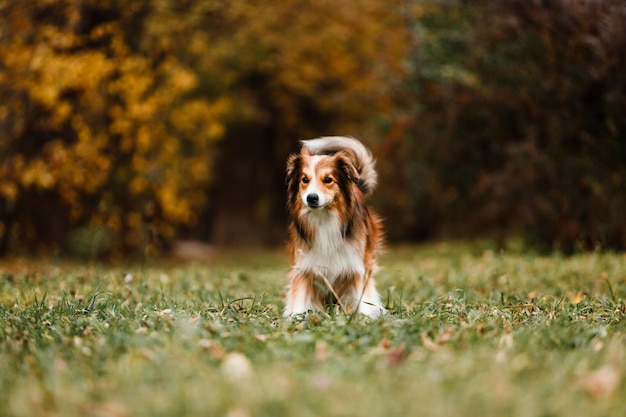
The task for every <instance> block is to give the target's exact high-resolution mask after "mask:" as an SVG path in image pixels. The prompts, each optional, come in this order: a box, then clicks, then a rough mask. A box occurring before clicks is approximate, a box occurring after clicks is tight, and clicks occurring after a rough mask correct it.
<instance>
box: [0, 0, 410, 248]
mask: <svg viewBox="0 0 626 417" xmlns="http://www.w3.org/2000/svg"><path fill="white" fill-rule="evenodd" d="M27 3H28V5H27V6H26V5H24V4H23V3H22V2H20V1H19V0H9V1H8V2H4V3H2V4H0V16H2V17H0V26H1V27H2V29H1V32H0V40H1V42H0V62H2V63H3V65H2V66H0V92H1V93H2V94H3V98H4V99H5V100H4V102H3V103H0V126H3V131H2V132H3V134H4V135H6V136H7V139H6V140H7V145H4V144H1V143H0V152H2V154H0V174H2V175H1V176H0V197H3V198H7V199H10V200H13V201H14V200H17V199H19V198H22V197H21V196H24V195H27V194H28V193H29V192H32V191H37V190H39V191H41V190H45V191H46V192H49V193H51V194H53V195H55V196H56V197H58V199H59V200H60V201H61V203H62V204H63V205H64V206H65V207H66V208H67V213H68V214H69V218H70V221H71V223H72V224H73V225H77V226H81V227H82V226H84V225H88V226H91V227H108V228H109V229H112V230H114V231H116V232H119V233H123V234H124V235H123V236H120V241H123V242H125V243H124V244H125V245H126V246H127V247H137V245H140V244H141V242H142V241H143V240H144V237H145V236H144V235H145V228H147V227H148V226H149V227H151V228H153V229H155V231H156V233H158V234H160V235H161V236H162V237H165V238H169V237H172V236H173V235H174V233H175V231H176V228H177V227H178V226H180V225H187V226H193V224H194V223H195V222H196V221H197V220H198V219H197V217H198V215H197V213H198V211H199V209H201V208H202V207H203V206H204V205H205V204H206V203H207V196H206V194H205V192H206V190H207V187H208V186H209V184H210V181H211V175H212V164H213V161H214V158H215V156H214V144H215V142H216V141H217V140H219V139H221V138H222V137H224V136H225V135H226V133H227V131H226V130H227V124H226V120H228V121H229V122H230V123H233V124H235V125H245V124H246V123H251V122H255V123H257V122H259V121H264V120H273V119H276V118H277V115H276V114H272V113H271V112H277V114H279V115H280V123H281V127H282V128H283V129H284V131H290V132H298V133H301V132H303V128H302V127H301V126H303V125H304V126H306V125H307V120H306V117H308V115H307V114H304V113H303V112H302V111H300V109H299V108H300V106H299V100H307V101H308V102H310V103H312V104H311V105H312V107H314V108H315V109H316V111H318V112H320V113H328V114H331V113H336V114H343V115H348V117H345V118H344V124H343V125H342V126H343V127H346V126H349V124H350V121H351V120H357V119H358V118H359V117H360V116H361V115H364V114H369V112H371V108H373V107H380V108H384V107H385V106H387V105H388V104H389V103H388V98H387V97H388V94H386V92H385V91H384V89H383V90H381V89H380V85H381V80H382V78H383V77H387V76H389V75H388V74H390V73H391V72H401V68H400V67H399V64H398V62H399V57H401V55H402V53H403V50H404V49H403V48H404V44H405V41H404V38H403V37H404V35H403V34H402V33H401V31H396V30H395V27H394V26H395V25H397V23H398V20H397V18H398V17H397V16H395V15H394V13H391V12H390V10H392V9H393V8H392V7H390V6H389V5H386V4H383V3H384V2H378V1H374V0H365V1H347V2H334V1H315V2H305V6H306V7H303V3H302V2H299V1H295V0H288V1H285V2H275V1H270V0H262V1H259V2H250V1H247V0H232V1H229V2H222V1H191V2H189V4H188V5H187V6H186V7H185V8H181V7H180V6H179V5H178V3H177V2H176V1H173V0H159V1H153V2H145V3H144V2H138V3H135V2H131V3H128V2H124V1H121V0H108V1H100V0H84V1H82V2H75V1H72V0H56V1H54V2H47V1H34V2H32V4H31V2H27ZM52 4H54V7H53V8H51V7H50V5H52ZM48 14H52V15H53V16H48ZM138 22H140V23H138ZM259 74H260V79H261V80H263V81H262V82H259V83H260V85H258V86H257V85H254V83H249V82H248V81H247V80H248V77H251V78H252V79H253V78H254V76H256V75H259ZM255 88H259V89H258V90H257V91H255V90H254V89H255ZM259 91H262V93H259ZM255 94H256V96H255ZM268 103H271V106H268V105H267V104H268ZM355 115H357V116H355ZM3 140H4V139H3ZM146 222H147V223H150V224H149V225H147V224H146Z"/></svg>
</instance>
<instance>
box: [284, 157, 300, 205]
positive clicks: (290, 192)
mask: <svg viewBox="0 0 626 417" xmlns="http://www.w3.org/2000/svg"><path fill="white" fill-rule="evenodd" d="M301 171H302V154H291V155H289V159H287V176H286V177H285V184H286V185H287V208H289V209H290V210H291V209H292V208H293V206H294V204H295V202H296V200H297V198H298V191H299V190H300V172H301Z"/></svg>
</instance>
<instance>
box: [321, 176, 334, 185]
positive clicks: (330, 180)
mask: <svg viewBox="0 0 626 417" xmlns="http://www.w3.org/2000/svg"><path fill="white" fill-rule="evenodd" d="M322 182H323V183H324V184H330V183H331V182H333V179H332V178H331V177H324V179H323V180H322Z"/></svg>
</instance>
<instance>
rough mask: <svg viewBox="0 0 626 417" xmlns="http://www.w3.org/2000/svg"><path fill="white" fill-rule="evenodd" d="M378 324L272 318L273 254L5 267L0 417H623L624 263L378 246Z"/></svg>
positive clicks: (280, 283) (281, 281)
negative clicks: (381, 250) (382, 307)
mask: <svg viewBox="0 0 626 417" xmlns="http://www.w3.org/2000/svg"><path fill="white" fill-rule="evenodd" d="M381 264H382V266H383V269H382V270H381V271H380V273H379V274H378V285H379V289H380V291H381V293H382V294H383V297H384V298H385V300H386V304H387V307H388V309H389V313H388V314H387V315H386V316H385V317H383V318H380V319H377V320H374V321H371V320H368V319H365V318H363V317H347V316H345V315H342V314H340V313H339V312H329V313H328V314H323V313H311V314H309V315H307V316H306V317H302V318H301V319H299V320H294V321H285V320H283V319H281V317H280V310H281V308H282V305H283V302H282V296H283V293H284V286H285V284H286V281H285V273H286V270H287V268H288V265H287V262H286V259H285V258H284V257H283V256H282V254H276V253H260V254H255V255H249V254H242V255H241V256H240V257H239V259H237V258H236V257H233V256H232V255H231V256H229V257H228V258H227V259H225V260H223V261H221V262H211V263H210V264H209V263H208V262H207V263H206V264H194V265H191V264H171V263H170V264H166V263H164V262H160V263H155V264H151V265H149V266H144V267H140V266H128V267H113V266H105V265H92V264H79V263H68V262H59V261H51V262H43V261H25V260H14V261H10V262H5V263H4V264H0V274H1V278H0V415H2V416H99V417H100V416H106V417H116V416H120V417H121V416H233V417H234V416H243V417H246V416H272V417H276V416H320V415H327V416H445V417H449V416H467V417H470V416H481V417H485V416H546V417H547V416H623V415H626V380H625V378H626V302H625V299H626V256H624V255H623V254H598V253H590V254H580V255H576V256H573V257H562V256H557V255H554V256H549V257H542V256H537V255H529V254H519V253H511V254H506V253H494V252H492V251H489V250H483V248H482V247H479V246H470V245H460V244H454V245H445V244H440V245H431V246H427V247H418V248H412V247H403V248H391V249H389V250H388V252H387V254H386V255H385V256H384V257H383V259H381Z"/></svg>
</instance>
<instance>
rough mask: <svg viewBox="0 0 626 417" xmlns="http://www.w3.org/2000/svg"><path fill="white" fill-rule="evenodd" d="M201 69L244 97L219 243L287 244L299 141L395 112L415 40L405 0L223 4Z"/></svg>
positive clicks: (226, 157) (229, 154) (221, 193)
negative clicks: (288, 167) (400, 0)
mask: <svg viewBox="0 0 626 417" xmlns="http://www.w3.org/2000/svg"><path fill="white" fill-rule="evenodd" d="M211 17H212V18H210V19H209V20H208V29H207V31H206V32H204V33H203V35H204V36H206V39H205V40H203V42H204V43H207V44H210V45H212V48H213V49H214V50H215V51H216V52H215V53H214V54H212V55H210V56H204V58H203V60H202V62H198V64H197V65H196V67H197V68H219V71H218V72H219V73H220V74H222V78H221V80H222V81H223V82H222V83H220V86H221V87H222V88H225V89H228V91H229V97H230V98H232V100H233V102H234V111H233V113H232V115H231V119H230V120H231V123H230V124H229V126H228V129H227V132H226V138H225V140H224V141H222V142H221V144H220V145H221V147H220V151H221V153H220V157H219V162H218V170H217V171H216V176H217V177H218V178H222V179H224V180H223V181H219V182H217V183H216V186H215V187H214V189H213V193H212V196H213V198H211V202H212V203H213V204H212V206H211V209H212V214H213V216H207V218H210V217H213V218H214V219H215V222H214V227H213V228H212V233H211V236H212V240H213V241H214V242H216V243H218V244H241V243H242V242H244V241H245V242H247V243H250V244H261V243H276V242H282V241H283V239H284V238H285V237H286V235H285V229H286V227H285V225H286V210H285V208H284V205H285V203H284V202H285V191H284V177H285V161H286V157H287V154H288V153H289V152H291V151H294V150H295V149H296V148H297V147H298V142H297V140H299V139H308V138H312V137H316V136H321V135H325V134H352V135H356V136H359V137H363V136H365V138H364V139H367V136H368V135H367V134H365V135H363V134H362V133H364V132H367V129H368V128H372V127H373V126H374V125H375V123H376V119H381V118H384V117H386V116H387V114H390V113H391V112H392V107H393V102H392V100H391V94H390V91H391V88H392V85H393V84H394V83H398V82H399V81H400V80H401V79H402V76H403V70H404V68H403V67H402V63H403V59H404V56H405V53H406V52H405V51H406V37H405V34H404V32H403V31H402V30H398V28H401V26H402V20H401V17H402V16H401V14H400V10H399V8H398V5H397V4H394V3H390V4H389V3H384V2H379V1H374V0H365V1H363V0H359V1H342V2H336V1H327V0H322V1H319V0H318V1H296V0H287V1H281V2H276V1H271V0H263V1H257V2H250V1H246V0H233V1H230V2H221V3H220V6H219V7H216V8H215V9H214V12H213V14H212V15H211Z"/></svg>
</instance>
